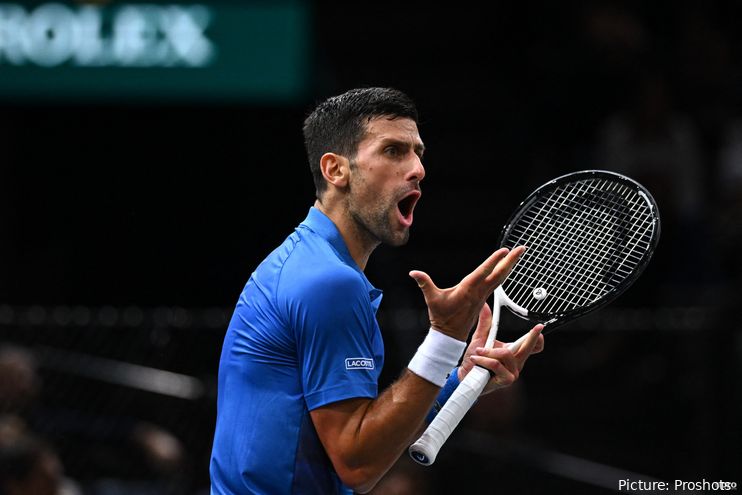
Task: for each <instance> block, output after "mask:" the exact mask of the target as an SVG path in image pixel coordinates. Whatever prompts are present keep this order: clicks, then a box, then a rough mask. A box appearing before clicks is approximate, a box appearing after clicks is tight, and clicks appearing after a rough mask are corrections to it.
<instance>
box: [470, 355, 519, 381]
mask: <svg viewBox="0 0 742 495" xmlns="http://www.w3.org/2000/svg"><path fill="white" fill-rule="evenodd" d="M471 360H472V362H473V363H474V364H476V365H477V366H481V367H482V368H485V369H486V370H488V371H490V373H491V374H493V375H494V377H493V378H492V382H494V384H495V385H496V386H497V387H507V386H509V385H512V384H513V383H515V381H516V380H517V379H518V370H517V368H516V369H515V370H510V369H508V368H507V366H505V365H504V364H503V363H502V362H501V361H499V360H497V359H493V358H490V357H486V356H480V355H476V354H475V355H473V356H471Z"/></svg>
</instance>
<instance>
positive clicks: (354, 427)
mask: <svg viewBox="0 0 742 495" xmlns="http://www.w3.org/2000/svg"><path fill="white" fill-rule="evenodd" d="M439 392H440V387H438V386H436V385H434V384H432V383H430V382H428V381H427V380H424V379H423V378H420V377H419V376H417V375H415V374H414V373H412V372H411V371H409V370H405V371H404V372H403V374H402V376H401V377H400V378H399V379H398V380H397V381H396V382H394V383H393V384H392V385H391V386H389V387H388V388H387V389H386V390H384V391H383V392H382V393H381V395H379V397H377V398H376V399H374V400H370V399H350V400H346V401H341V402H338V403H334V404H329V405H328V406H325V407H321V408H318V409H316V410H314V411H312V412H311V415H312V420H313V422H314V424H315V428H316V429H317V432H318V434H319V436H320V439H321V440H322V442H323V445H324V447H325V450H326V451H327V453H328V455H329V457H330V459H331V460H332V463H333V465H334V466H335V470H336V471H337V473H338V475H339V476H340V478H341V480H343V482H344V483H345V484H346V485H348V486H350V487H352V488H353V489H355V490H356V491H359V492H364V491H368V490H370V489H371V488H373V486H374V485H375V484H376V483H377V482H378V481H379V480H380V479H381V477H382V476H383V475H384V474H385V473H386V472H387V471H388V470H389V468H391V466H392V465H393V464H394V463H395V462H396V460H397V459H398V458H399V456H400V455H401V454H402V453H403V452H404V450H405V449H406V448H407V446H408V445H409V444H410V443H411V442H412V441H413V440H414V439H415V438H416V437H415V435H417V434H418V433H419V432H420V431H421V429H422V428H423V426H424V422H425V417H426V416H427V414H428V413H429V411H430V409H431V407H432V405H433V403H434V401H435V399H436V397H437V396H438V393H439Z"/></svg>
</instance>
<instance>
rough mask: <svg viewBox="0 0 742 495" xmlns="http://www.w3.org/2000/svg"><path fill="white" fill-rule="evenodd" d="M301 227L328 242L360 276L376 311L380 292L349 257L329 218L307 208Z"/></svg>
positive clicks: (343, 241)
mask: <svg viewBox="0 0 742 495" xmlns="http://www.w3.org/2000/svg"><path fill="white" fill-rule="evenodd" d="M301 225H303V226H305V227H307V228H308V229H309V230H311V231H312V232H314V233H315V234H317V235H319V236H320V237H322V238H323V239H325V240H326V241H327V242H329V243H330V246H332V248H333V249H334V250H335V252H336V253H337V254H338V256H340V259H342V260H343V262H345V264H346V265H348V266H351V267H352V268H353V269H354V270H356V271H357V272H358V273H360V274H361V277H362V278H363V281H364V283H365V284H366V288H367V289H368V295H369V297H370V299H371V305H372V306H373V307H374V309H378V308H379V304H380V303H381V296H382V291H381V290H379V289H377V288H376V287H374V286H373V285H371V282H369V281H368V279H367V278H366V274H365V273H363V271H362V270H361V269H360V267H359V266H358V264H357V263H356V262H355V260H354V259H353V257H352V256H351V255H350V251H349V250H348V245H347V244H345V239H343V236H342V235H341V234H340V231H339V230H338V228H337V227H336V226H335V224H334V223H333V222H332V220H330V218H329V217H328V216H327V215H325V214H324V213H322V212H321V211H320V210H319V209H317V208H315V207H314V206H312V207H311V208H309V214H308V215H307V218H305V219H304V221H303V222H302V223H301Z"/></svg>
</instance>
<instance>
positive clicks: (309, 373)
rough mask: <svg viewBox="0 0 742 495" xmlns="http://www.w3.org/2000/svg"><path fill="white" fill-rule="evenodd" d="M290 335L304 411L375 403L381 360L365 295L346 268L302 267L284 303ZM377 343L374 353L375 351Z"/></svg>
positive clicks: (363, 287) (373, 317)
mask: <svg viewBox="0 0 742 495" xmlns="http://www.w3.org/2000/svg"><path fill="white" fill-rule="evenodd" d="M283 304H284V305H285V308H286V311H287V313H288V317H289V322H290V325H291V326H292V329H293V331H294V333H295V339H296V346H297V354H298V358H299V363H300V366H301V373H302V387H303V392H304V397H305V400H306V403H307V407H308V409H309V410H313V409H315V408H317V407H321V406H324V405H326V404H329V403H332V402H337V401H341V400H345V399H351V398H356V397H365V398H374V397H376V395H377V380H378V374H379V369H378V367H380V366H381V363H380V362H378V361H380V358H381V356H378V355H377V353H376V352H375V351H374V343H375V342H374V340H375V339H378V338H380V337H379V336H377V335H376V333H377V332H378V329H377V327H376V320H375V316H374V314H373V311H372V310H371V306H370V301H369V294H368V290H367V288H366V285H365V284H364V282H363V280H362V279H361V278H360V276H359V275H358V274H357V272H355V271H354V270H353V269H351V268H350V267H332V269H329V270H328V267H326V266H325V267H323V270H322V271H321V272H320V271H319V270H314V269H313V267H307V269H306V271H305V272H304V273H302V277H300V279H298V280H295V281H292V286H291V288H290V289H289V290H287V291H285V300H284V301H283ZM378 344H380V343H377V347H378Z"/></svg>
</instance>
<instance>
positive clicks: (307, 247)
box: [279, 232, 366, 295]
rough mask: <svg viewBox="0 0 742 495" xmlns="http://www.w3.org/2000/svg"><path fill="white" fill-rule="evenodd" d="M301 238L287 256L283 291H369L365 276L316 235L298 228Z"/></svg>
mask: <svg viewBox="0 0 742 495" xmlns="http://www.w3.org/2000/svg"><path fill="white" fill-rule="evenodd" d="M297 234H298V236H297V242H296V243H295V244H294V245H293V246H292V249H291V252H290V253H287V256H286V257H285V259H284V260H283V266H282V268H281V273H280V281H279V286H280V287H281V289H282V291H288V292H289V293H292V294H297V295H306V294H307V293H316V292H320V291H321V292H324V291H332V292H336V291H338V290H342V291H351V292H355V291H365V290H366V286H365V284H364V282H363V278H362V277H361V275H360V274H359V273H358V271H357V270H356V269H354V268H353V267H351V266H349V265H348V264H347V263H346V262H345V261H343V260H342V259H341V258H340V256H339V255H338V254H337V253H336V252H335V251H334V249H333V248H332V246H331V245H330V244H329V243H328V242H327V241H325V240H324V239H321V238H319V237H318V236H316V235H312V234H307V233H303V232H297Z"/></svg>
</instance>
